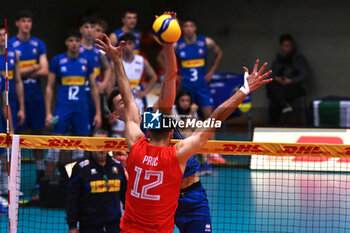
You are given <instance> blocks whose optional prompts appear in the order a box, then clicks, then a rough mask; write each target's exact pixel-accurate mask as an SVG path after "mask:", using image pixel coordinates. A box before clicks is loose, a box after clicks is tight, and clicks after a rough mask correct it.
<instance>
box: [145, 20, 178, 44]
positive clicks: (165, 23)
mask: <svg viewBox="0 0 350 233" xmlns="http://www.w3.org/2000/svg"><path fill="white" fill-rule="evenodd" d="M152 29H153V38H154V39H155V40H156V41H157V42H158V43H159V44H172V43H175V42H176V41H177V40H178V39H179V38H180V36H181V27H180V23H179V21H178V20H177V19H176V18H175V17H174V16H172V15H169V14H164V15H161V16H159V17H158V18H157V19H156V20H155V21H154V23H153V26H152Z"/></svg>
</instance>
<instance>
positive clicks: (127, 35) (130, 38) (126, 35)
mask: <svg viewBox="0 0 350 233" xmlns="http://www.w3.org/2000/svg"><path fill="white" fill-rule="evenodd" d="M122 40H123V41H125V42H127V41H132V42H135V36H134V35H133V34H132V33H129V32H127V33H124V34H123V35H122V36H121V37H120V38H119V41H122Z"/></svg>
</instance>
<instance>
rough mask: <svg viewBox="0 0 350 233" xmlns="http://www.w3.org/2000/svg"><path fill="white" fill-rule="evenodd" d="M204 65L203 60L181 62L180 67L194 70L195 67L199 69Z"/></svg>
mask: <svg viewBox="0 0 350 233" xmlns="http://www.w3.org/2000/svg"><path fill="white" fill-rule="evenodd" d="M204 65H205V60H204V58H200V59H192V60H186V61H181V66H182V67H184V68H195V67H201V66H204Z"/></svg>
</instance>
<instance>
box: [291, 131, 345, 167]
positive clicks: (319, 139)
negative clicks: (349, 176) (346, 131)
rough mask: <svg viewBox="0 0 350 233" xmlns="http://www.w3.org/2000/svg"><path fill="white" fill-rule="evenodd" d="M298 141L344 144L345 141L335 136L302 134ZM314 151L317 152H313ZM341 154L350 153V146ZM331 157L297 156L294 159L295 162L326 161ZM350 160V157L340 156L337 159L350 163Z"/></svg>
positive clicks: (339, 161) (340, 161) (338, 161)
mask: <svg viewBox="0 0 350 233" xmlns="http://www.w3.org/2000/svg"><path fill="white" fill-rule="evenodd" d="M297 143H326V144H344V141H343V139H342V138H340V137H335V136H328V137H319V136H301V137H300V138H299V139H298V140H297ZM316 150H317V149H316ZM313 153H317V152H313ZM320 153H321V152H320ZM329 154H330V153H329ZM330 155H331V154H330ZM340 155H350V148H345V152H344V153H343V154H340ZM330 159H331V158H329V157H295V158H294V159H293V160H292V161H293V162H326V161H328V160H330ZM349 162H350V159H349V158H339V159H338V160H337V163H349Z"/></svg>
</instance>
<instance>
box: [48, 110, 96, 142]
mask: <svg viewBox="0 0 350 233" xmlns="http://www.w3.org/2000/svg"><path fill="white" fill-rule="evenodd" d="M54 116H58V121H57V123H56V124H55V126H54V128H53V130H52V132H53V133H55V134H62V135H65V134H67V133H68V131H69V130H72V134H73V135H75V136H85V135H89V134H90V130H91V127H90V123H89V122H90V120H89V113H88V109H87V108H86V107H83V108H79V107H78V108H74V107H67V106H56V110H55V115H54Z"/></svg>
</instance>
